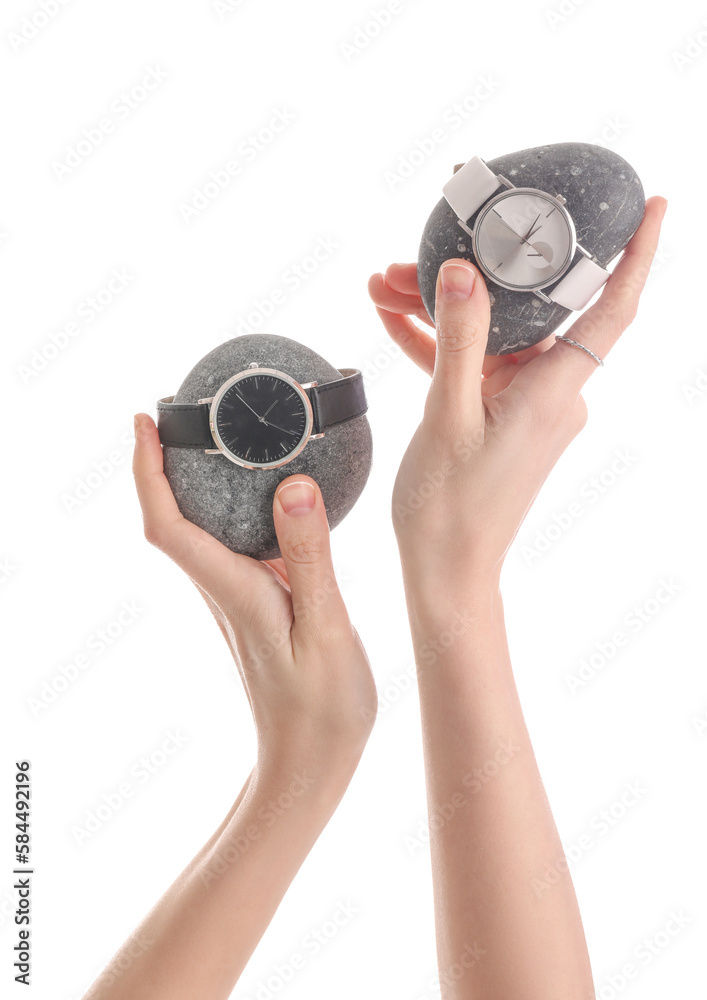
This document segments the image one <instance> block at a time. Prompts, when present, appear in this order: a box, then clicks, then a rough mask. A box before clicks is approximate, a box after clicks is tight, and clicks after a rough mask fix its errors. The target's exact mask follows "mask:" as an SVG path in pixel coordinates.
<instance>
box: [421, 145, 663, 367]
mask: <svg viewBox="0 0 707 1000" xmlns="http://www.w3.org/2000/svg"><path fill="white" fill-rule="evenodd" d="M469 155H470V156H471V155H472V154H471V153H470V154H469ZM486 163H487V165H488V166H489V167H490V169H491V170H493V171H494V172H495V173H500V174H503V175H504V177H506V178H508V180H509V181H510V182H511V183H512V184H515V185H516V187H537V188H540V189H541V190H543V191H548V192H550V193H551V194H562V195H564V197H565V198H566V199H567V206H566V207H567V209H568V211H569V213H570V215H571V216H572V218H573V220H574V224H575V228H576V230H577V240H578V242H579V243H581V244H582V246H583V247H584V248H585V249H586V250H588V251H589V252H590V253H591V254H593V255H594V256H595V257H596V259H597V261H598V262H599V264H601V265H602V267H606V265H607V264H608V263H609V261H611V260H613V258H614V257H616V255H617V254H619V253H620V252H621V251H622V250H623V248H624V247H625V246H626V244H627V243H628V241H629V240H630V239H631V237H632V236H633V234H634V233H635V232H636V230H637V229H638V226H639V224H640V222H641V219H642V218H643V211H644V205H645V198H644V194H643V186H642V185H641V182H640V180H639V179H638V176H637V175H636V173H635V171H634V170H633V168H632V167H631V166H630V165H629V164H628V163H627V162H626V160H624V159H623V157H621V156H619V155H618V153H614V152H613V151H612V150H609V149H605V148H604V147H603V146H595V145H592V144H590V143H586V142H558V143H554V144H553V145H550V146H534V147H532V148H531V149H521V150H520V151H519V152H517V153H506V154H505V155H504V156H497V157H496V158H495V159H494V160H486ZM451 173H452V171H451V170H450V173H449V175H448V176H445V177H444V178H443V179H442V180H441V182H440V190H441V188H442V184H444V183H446V181H447V180H448V179H449V176H451ZM474 218H475V217H472V221H471V223H470V225H471V228H473V222H474ZM450 257H462V258H464V259H465V260H469V261H471V262H472V263H474V264H476V261H475V259H474V255H473V253H472V250H471V237H470V236H469V235H468V234H467V233H465V232H464V230H463V229H462V228H461V227H460V226H459V225H458V224H457V221H456V216H455V214H454V212H453V211H452V209H451V208H450V206H449V204H448V202H447V200H446V198H444V197H442V198H441V199H440V201H439V202H438V203H437V205H436V206H435V208H434V209H433V211H432V214H431V215H430V217H429V219H428V220H427V223H426V225H425V229H424V232H423V234H422V240H421V242H420V250H419V254H418V263H417V279H418V284H419V286H420V294H421V296H422V301H423V302H424V305H425V308H426V309H427V312H428V314H429V316H430V317H431V318H432V319H434V299H435V288H436V281H437V272H438V271H439V268H440V266H441V265H442V263H443V262H444V261H445V260H448V259H449V258H450ZM484 279H485V280H486V287H487V288H488V291H489V298H490V300H491V322H490V325H489V342H488V347H487V350H486V353H487V354H512V353H513V352H514V351H520V350H522V349H523V348H524V347H530V346H531V345H532V344H536V343H537V342H538V341H540V340H544V339H545V337H548V336H549V335H550V334H551V333H552V332H553V331H554V330H556V329H557V327H558V326H560V324H561V323H562V322H563V321H564V320H565V319H566V318H567V317H568V316H571V315H573V312H572V310H571V309H565V308H564V307H563V306H560V305H556V304H554V303H546V302H543V301H542V300H541V299H538V298H537V297H536V296H534V295H533V294H532V292H514V291H512V290H511V289H509V288H502V287H501V286H500V285H497V284H495V283H494V282H493V281H492V280H491V279H490V278H486V276H485V275H484ZM558 280H559V279H558ZM549 288H552V285H550V286H548V288H546V289H544V291H546V292H547V291H548V289H549Z"/></svg>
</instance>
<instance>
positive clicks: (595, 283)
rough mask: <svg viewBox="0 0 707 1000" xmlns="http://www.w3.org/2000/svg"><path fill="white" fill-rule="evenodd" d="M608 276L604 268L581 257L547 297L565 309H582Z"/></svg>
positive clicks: (587, 258)
mask: <svg viewBox="0 0 707 1000" xmlns="http://www.w3.org/2000/svg"><path fill="white" fill-rule="evenodd" d="M609 276H610V275H609V272H608V271H607V270H606V268H603V267H600V266H599V264H595V263H594V261H593V260H590V259H589V257H584V256H582V257H580V259H579V260H578V261H577V263H576V264H575V265H574V267H571V268H570V269H569V271H568V272H567V274H566V275H565V276H564V278H563V279H562V281H560V282H559V284H557V285H556V286H555V287H554V288H553V290H552V291H551V292H548V293H547V295H548V298H550V299H552V301H553V302H557V304H558V305H560V306H564V307H565V309H584V307H585V306H586V304H587V302H589V300H590V299H591V297H592V296H593V295H594V294H595V293H596V292H598V291H599V289H600V288H601V286H602V285H603V284H604V283H605V282H606V281H607V280H608V278H609Z"/></svg>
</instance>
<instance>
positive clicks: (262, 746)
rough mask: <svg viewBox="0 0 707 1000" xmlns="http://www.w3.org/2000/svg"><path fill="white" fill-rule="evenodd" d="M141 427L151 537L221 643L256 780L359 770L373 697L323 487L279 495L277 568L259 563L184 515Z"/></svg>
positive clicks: (292, 487) (138, 471)
mask: <svg viewBox="0 0 707 1000" xmlns="http://www.w3.org/2000/svg"><path fill="white" fill-rule="evenodd" d="M135 424H136V442H135V454H134V459H133V473H134V476H135V484H136V487H137V492H138V497H139V500H140V505H141V507H142V513H143V521H144V528H145V537H146V538H147V540H148V541H149V542H151V543H152V544H153V545H155V546H156V547H157V548H159V549H161V550H162V551H163V552H165V553H166V554H167V555H168V556H169V557H170V558H171V559H173V560H174V561H175V562H176V563H177V564H178V565H179V566H181V567H182V569H183V570H184V571H185V572H186V573H187V575H188V576H189V577H190V578H191V579H192V580H193V582H194V583H195V584H196V586H197V588H198V590H199V592H200V593H201V595H202V596H203V598H204V600H205V601H206V603H207V605H208V606H209V608H210V609H211V612H212V614H213V615H214V617H215V619H216V621H217V623H218V625H219V627H220V629H221V631H222V632H223V635H224V637H225V639H226V641H227V643H228V645H229V648H230V650H231V653H232V654H233V657H234V659H235V661H236V664H237V666H238V669H239V671H240V675H241V678H242V681H243V684H244V687H245V690H246V694H247V696H248V699H249V702H250V707H251V710H252V713H253V718H254V720H255V725H256V730H257V739H258V765H257V770H258V771H260V772H268V771H270V770H277V769H278V768H279V767H281V766H282V765H283V764H285V765H286V766H287V767H288V768H291V767H293V766H295V765H297V764H298V763H300V762H301V763H306V764H307V766H309V767H310V768H314V769H315V770H316V769H319V768H332V767H336V766H337V765H339V764H341V765H342V767H343V768H344V769H345V770H348V769H349V768H350V765H351V764H354V766H355V763H356V762H357V760H358V757H359V756H360V754H361V752H362V750H363V747H364V746H365V743H366V741H367V739H368V736H369V734H370V730H371V727H372V722H373V720H374V719H375V715H376V710H377V695H376V689H375V684H374V681H373V677H372V675H371V670H370V666H369V663H368V659H367V657H366V653H365V651H364V649H363V646H362V644H361V641H360V639H359V637H358V633H357V632H356V630H355V628H354V627H353V625H352V624H351V622H350V621H349V616H348V614H347V611H346V607H345V605H344V601H343V598H342V596H341V594H340V592H339V588H338V586H337V583H336V578H335V576H334V569H333V566H332V560H331V550H330V546H329V526H328V523H327V517H326V511H325V509H324V503H323V500H322V495H321V492H320V490H319V487H318V486H317V484H316V483H315V482H314V480H313V479H310V478H309V477H308V476H304V475H296V476H289V477H288V478H287V479H285V480H283V482H281V483H280V484H279V485H278V488H277V490H276V492H275V496H274V500H273V518H274V521H275V530H276V533H277V538H278V543H279V546H280V551H281V553H282V557H281V558H279V559H273V560H270V561H264V562H260V561H258V560H256V559H252V558H250V557H249V556H245V555H240V554H237V553H234V552H231V550H230V549H228V548H227V547H226V546H225V545H223V544H222V543H221V542H219V541H218V540H217V539H215V538H214V537H213V536H212V535H210V534H208V533H207V532H206V531H204V530H202V529H201V528H199V527H197V525H195V524H193V523H192V522H190V521H187V520H186V519H185V518H184V517H183V516H182V514H181V513H180V511H179V508H178V507H177V503H176V500H175V498H174V494H173V493H172V490H171V488H170V485H169V483H168V481H167V478H166V476H165V474H164V471H163V461H162V446H161V444H160V441H159V435H158V432H157V427H156V425H155V423H154V421H153V420H152V418H151V417H149V416H148V415H147V414H145V413H141V414H137V416H136V419H135ZM254 475H257V472H256V473H254Z"/></svg>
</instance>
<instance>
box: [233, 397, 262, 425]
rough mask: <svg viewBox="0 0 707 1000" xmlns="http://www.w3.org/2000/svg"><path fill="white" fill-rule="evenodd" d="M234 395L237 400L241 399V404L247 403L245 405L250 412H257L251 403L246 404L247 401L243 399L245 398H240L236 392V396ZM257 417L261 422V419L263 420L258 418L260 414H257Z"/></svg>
mask: <svg viewBox="0 0 707 1000" xmlns="http://www.w3.org/2000/svg"><path fill="white" fill-rule="evenodd" d="M233 395H234V396H235V397H236V399H240V401H241V403H245V405H246V406H247V407H248V409H249V410H250V412H251V413H255V410H254V409H253V407H252V406H251V405H250V403H246V402H245V399H243V397H242V396H239V395H238V393H237V392H234V394H233ZM255 415H256V417H258V420H260V419H261V418H260V417H259V416H258V414H257V413H255Z"/></svg>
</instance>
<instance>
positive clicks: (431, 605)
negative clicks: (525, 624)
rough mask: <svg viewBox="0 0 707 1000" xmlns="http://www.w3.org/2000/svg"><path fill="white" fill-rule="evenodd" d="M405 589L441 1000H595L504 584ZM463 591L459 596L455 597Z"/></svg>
mask: <svg viewBox="0 0 707 1000" xmlns="http://www.w3.org/2000/svg"><path fill="white" fill-rule="evenodd" d="M420 580H421V577H420V576H419V575H415V576H413V577H412V578H410V577H409V576H408V577H406V593H407V599H408V607H409V611H410V619H411V627H412V635H413V644H414V647H415V655H416V662H417V668H418V686H419V691H420V706H421V713H422V732H423V742H424V754H425V768H426V781H427V796H428V808H429V813H430V843H431V854H432V871H433V882H434V898H435V918H436V927H437V947H438V960H439V970H440V981H441V990H442V997H443V998H444V1000H462V998H463V1000H471V998H473V1000H476V998H479V997H483V998H484V1000H593V998H594V988H593V983H592V976H591V969H590V964H589V958H588V954H587V948H586V942H585V937H584V932H583V928H582V923H581V918H580V914H579V909H578V906H577V900H576V896H575V893H574V888H573V885H572V880H571V878H570V876H569V874H568V872H567V870H566V869H565V871H564V873H563V874H561V875H560V876H559V878H558V880H557V881H556V882H554V883H553V884H552V886H551V887H549V888H547V887H545V888H543V887H542V884H541V883H542V879H543V875H544V872H545V870H546V867H547V866H548V865H551V866H553V867H555V866H556V865H557V861H558V858H562V857H563V849H562V844H561V841H560V838H559V835H558V832H557V828H556V826H555V822H554V820H553V816H552V812H551V809H550V806H549V803H548V800H547V797H546V794H545V790H544V788H543V785H542V782H541V778H540V774H539V771H538V766H537V762H536V760H535V756H534V753H533V749H532V745H531V742H530V738H529V735H528V731H527V728H526V725H525V721H524V718H523V713H522V710H521V706H520V702H519V698H518V693H517V690H516V686H515V681H514V678H513V672H512V668H511V663H510V657H509V653H508V646H507V641H506V633H505V625H504V618H503V605H502V601H501V594H500V590H499V588H498V585H497V581H493V580H489V581H488V582H487V583H484V584H483V585H482V584H479V585H478V586H476V585H475V587H474V590H473V592H471V593H470V592H468V591H467V593H466V596H465V598H464V599H463V600H462V599H459V600H455V599H454V598H453V597H452V591H451V590H450V591H449V593H448V594H446V596H444V597H443V595H442V594H441V593H440V592H439V590H437V591H436V592H435V593H432V592H431V588H429V587H428V585H427V584H421V583H420ZM455 593H459V591H456V592H455Z"/></svg>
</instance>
